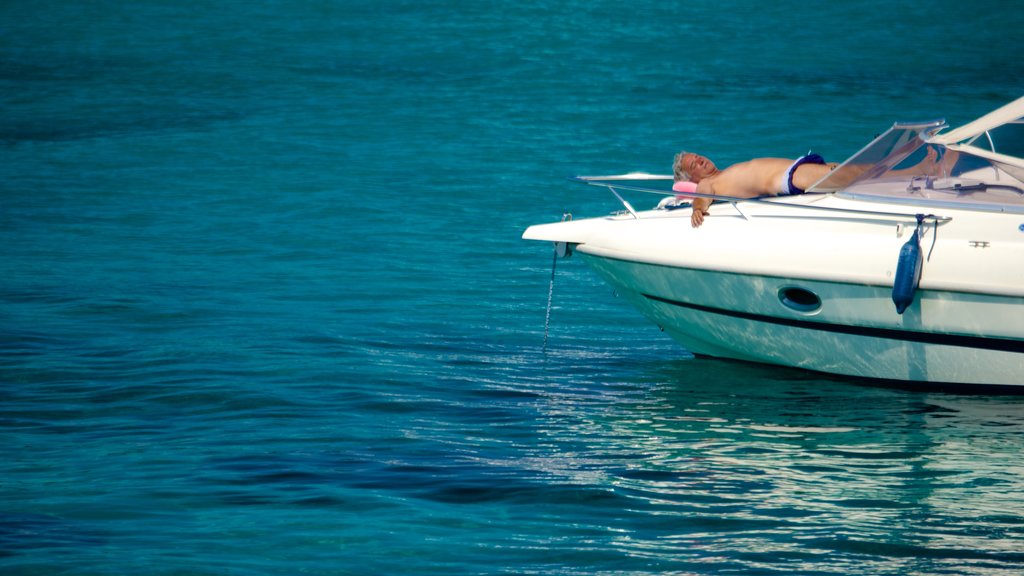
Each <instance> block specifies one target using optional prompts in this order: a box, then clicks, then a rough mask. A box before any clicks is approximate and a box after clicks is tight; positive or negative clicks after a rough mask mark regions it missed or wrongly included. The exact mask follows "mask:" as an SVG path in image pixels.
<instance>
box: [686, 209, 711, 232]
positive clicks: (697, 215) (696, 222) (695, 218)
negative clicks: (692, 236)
mask: <svg viewBox="0 0 1024 576" xmlns="http://www.w3.org/2000/svg"><path fill="white" fill-rule="evenodd" d="M707 213H708V211H707V210H701V209H700V208H698V207H697V206H694V207H693V214H692V215H690V224H691V225H693V227H694V228H699V227H700V225H701V224H703V223H704V215H705V214H707Z"/></svg>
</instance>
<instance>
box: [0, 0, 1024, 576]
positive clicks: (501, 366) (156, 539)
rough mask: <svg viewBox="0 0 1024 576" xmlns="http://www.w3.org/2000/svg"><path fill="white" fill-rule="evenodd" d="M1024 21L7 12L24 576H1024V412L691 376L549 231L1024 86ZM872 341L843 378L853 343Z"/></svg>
mask: <svg viewBox="0 0 1024 576" xmlns="http://www.w3.org/2000/svg"><path fill="white" fill-rule="evenodd" d="M1022 30H1024V11H1022V10H1021V8H1019V7H1018V6H1016V5H1015V4H1013V3H1003V2H992V1H982V2H975V3H970V4H969V5H968V4H966V3H962V2H952V1H948V0H940V1H938V2H929V3H913V4H911V5H907V6H903V5H894V4H893V3H890V2H861V3H856V5H845V4H840V3H830V4H826V5H821V6H818V5H807V4H806V3H795V2H779V3H762V2H752V1H751V2H735V3H729V4H727V5H725V6H718V3H712V2H696V3H687V4H685V5H678V6H676V5H672V4H671V3H662V2H650V1H646V0H644V1H640V2H637V1H631V2H611V1H604V0H598V1H593V0H591V1H588V2H578V1H569V2H564V1H563V2H548V1H542V0H530V1H524V2H517V3H505V4H503V3H492V2H476V1H473V2H440V1H439V2H412V1H392V0H385V1H380V0H377V1H374V2H356V1H351V2H330V1H325V0H319V1H314V2H303V3H290V2H258V3H254V2H237V1H227V2H189V3H176V2H156V1H146V2H133V3H123V2H110V1H85V2H75V3H70V2H45V1H44V2H38V1H37V2H27V1H16V0H12V1H8V2H4V3H3V4H0V195H2V196H0V198H2V203H0V245H2V246H3V257H2V258H0V278H2V280H0V393H2V402H0V573H3V574H168V575H170V574H237V575H262V574H297V573H304V574H324V575H334V574H531V573H534V574H587V575H594V574H668V573H685V574H713V573H739V574H767V573H779V574H792V573H803V574H851V573H863V574H904V573H914V574H943V573H946V574H1016V573H1020V572H1021V571H1022V570H1024V478H1022V473H1024V466H1022V465H1021V462H1020V454H1021V452H1022V449H1024V400H1022V399H1020V398H1017V397H999V396H965V395H955V394H944V393H939V392H922V391H906V390H891V389H883V388H878V387H870V386H866V385H863V384H862V383H858V382H855V381H853V382H851V381H844V380H836V379H832V378H828V377H824V376H820V375H815V374H809V373H805V372H800V371H795V370H787V369H779V368H773V367H764V366H753V365H746V364H740V363H734V362H725V361H716V360H707V359H694V358H693V357H691V356H690V355H689V354H687V352H686V351H685V350H683V349H681V348H680V347H678V346H677V345H676V344H674V343H673V342H671V341H669V340H668V338H667V337H665V336H664V335H663V334H662V333H660V332H659V331H658V330H657V328H656V327H654V326H651V325H648V324H647V323H646V321H644V320H643V319H642V318H640V317H639V315H638V314H637V313H635V312H634V311H632V310H631V309H630V308H629V307H628V305H627V304H626V303H625V302H623V301H621V300H619V299H617V298H615V296H614V295H613V294H612V292H611V290H610V289H608V288H607V287H605V286H604V285H602V284H601V282H600V281H599V280H598V279H597V278H596V277H595V276H594V275H593V274H592V273H591V272H590V271H589V270H587V269H586V268H585V267H584V266H583V265H582V263H580V262H577V261H575V260H569V261H565V262H564V263H561V264H560V265H559V271H558V279H557V287H556V292H555V305H556V306H555V309H554V310H553V313H552V324H551V333H550V340H549V349H548V353H547V355H545V354H543V352H542V343H543V326H544V306H545V300H546V296H547V288H548V278H549V273H550V263H551V253H550V247H548V246H545V245H541V244H538V243H528V242H524V241H522V240H520V239H519V236H520V234H521V232H522V230H523V229H524V228H525V227H526V226H527V225H529V224H532V223H536V222H541V221H550V220H557V219H558V218H559V217H560V216H561V214H562V211H563V210H566V209H569V210H572V211H573V212H574V213H575V214H577V215H578V216H585V215H599V214H603V213H606V212H608V211H610V210H614V209H616V206H617V204H616V203H615V202H614V200H613V199H612V198H609V197H606V195H603V194H602V193H601V192H600V191H597V192H595V191H594V190H592V189H587V188H584V187H579V186H575V185H573V184H571V183H568V182H566V181H565V180H564V177H565V176H569V175H572V174H578V173H594V172H604V173H608V172H624V171H629V170H647V171H652V172H662V173H664V172H667V171H668V170H669V164H670V162H671V158H672V155H673V154H674V153H675V152H676V151H677V150H678V149H680V148H684V147H685V148H687V149H692V150H698V151H701V152H704V153H706V154H708V155H709V156H711V157H712V158H714V159H715V160H716V161H719V162H720V163H723V164H728V163H731V162H735V161H738V160H742V159H745V158H747V157H750V156H757V155H772V156H795V155H798V154H801V153H803V152H805V151H806V150H807V149H808V148H813V149H814V150H815V151H818V152H820V153H822V154H824V155H825V156H826V157H827V158H830V159H841V158H843V157H845V156H847V155H849V154H851V153H852V152H854V151H856V150H857V149H858V148H859V147H860V146H861V145H863V144H864V143H866V142H867V141H868V140H869V139H870V138H871V137H873V136H874V135H875V134H877V133H878V132H881V131H882V130H884V129H885V128H887V127H888V126H889V125H890V124H891V123H892V122H893V121H896V120H920V119H930V118H934V117H938V116H945V117H947V118H948V119H949V120H950V122H951V123H953V124H956V123H959V122H964V121H967V120H970V119H972V118H974V117H976V116H978V115H980V114H982V113H984V112H986V111H988V110H990V109H992V108H995V107H996V106H999V105H1001V104H1003V103H1005V102H1007V101H1009V100H1011V99H1014V98H1016V97H1018V96H1020V95H1021V94H1024V60H1022V59H1021V58H1020V54H1021V53H1022V49H1024V33H1022ZM837 353H856V351H837Z"/></svg>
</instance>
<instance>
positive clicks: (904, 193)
mask: <svg viewBox="0 0 1024 576" xmlns="http://www.w3.org/2000/svg"><path fill="white" fill-rule="evenodd" d="M945 128H946V127H945V124H944V122H942V121H934V122H923V123H898V124H895V125H894V126H893V127H892V128H891V129H890V130H889V131H887V132H886V133H884V134H882V135H881V136H879V137H878V138H876V139H875V140H874V141H872V142H871V143H870V144H868V145H867V146H866V147H864V148H863V149H862V150H861V151H860V152H858V153H857V154H855V155H854V156H852V157H851V158H850V159H848V160H846V161H845V162H843V163H842V164H841V165H840V166H839V167H838V168H836V169H835V170H833V171H832V172H831V173H830V174H829V175H828V176H826V177H825V178H823V179H822V180H820V181H819V182H817V183H816V184H814V185H813V186H812V187H811V188H809V189H808V193H807V194H803V195H798V196H784V197H761V198H756V199H745V198H731V197H722V196H715V197H714V199H715V200H716V203H715V204H713V205H712V206H711V208H710V210H709V214H708V216H707V217H706V219H705V222H704V224H703V226H701V227H700V228H693V227H691V225H690V212H691V210H690V209H689V207H688V205H685V204H684V205H682V206H664V204H665V203H664V202H663V203H662V204H663V206H661V207H659V208H657V209H652V210H646V211H637V210H635V209H634V208H633V207H632V206H631V205H630V203H629V202H628V201H627V200H626V199H625V197H627V196H630V195H637V194H639V193H643V192H653V193H660V194H665V195H667V196H674V194H673V192H671V191H670V190H669V189H668V184H665V185H664V187H659V185H661V184H662V183H661V182H658V181H659V180H668V181H669V182H670V181H671V176H653V175H646V174H626V175H621V176H603V177H602V176H598V177H578V180H580V181H581V182H584V183H586V184H590V185H595V186H603V187H606V188H608V189H610V190H611V191H612V192H613V193H614V194H615V196H616V197H618V198H619V200H620V201H622V203H623V205H624V206H625V208H626V210H625V211H624V212H620V213H617V214H613V215H610V216H606V217H599V218H588V219H576V220H571V221H563V222H555V223H550V224H540V225H535V226H531V227H529V229H527V230H526V232H525V233H524V234H523V238H525V239H528V240H543V241H550V242H554V243H555V247H556V249H557V250H558V253H559V254H563V255H570V254H572V253H576V254H578V255H580V256H581V257H583V259H584V260H585V261H586V262H587V263H588V264H589V265H590V266H592V267H593V268H594V269H595V270H596V271H597V272H598V273H599V274H600V275H601V276H602V277H603V278H604V279H605V280H606V281H607V282H609V283H610V284H611V285H612V286H614V287H615V289H616V291H617V292H618V293H619V294H620V295H622V296H624V297H625V298H627V299H628V300H629V301H631V302H632V303H633V304H634V305H635V306H636V307H637V308H639V309H640V311H641V312H642V313H643V314H644V315H645V316H647V317H648V318H649V319H650V320H652V321H653V322H655V323H656V324H658V325H659V326H661V327H662V328H663V329H664V330H665V331H666V332H668V333H669V334H671V335H672V336H673V337H674V338H675V339H676V340H677V341H678V342H680V343H681V344H682V345H683V346H684V347H685V348H686V349H688V350H690V351H691V352H693V353H695V354H698V355H708V356H717V357H724V358H733V359H739V360H746V361H754V362H762V363H770V364H779V365H785V366H794V367H800V368H805V369H809V370H815V371H820V372H827V373H831V374H840V375H846V376H855V377H864V378H871V379H880V380H895V381H903V382H926V383H943V384H946V383H948V384H964V385H1004V386H1024V158H1022V157H1024V98H1020V99H1018V100H1016V101H1014V102H1012V103H1010V104H1008V105H1006V106H1004V107H1002V108H1000V109H998V110H996V111H994V112H992V113H990V114H988V115H986V116H983V117H982V118H979V119H978V120H976V121H974V122H971V123H969V124H967V125H965V126H962V127H960V128H957V129H955V130H946V129H945ZM686 195H687V196H690V197H692V196H699V195H698V194H695V193H689V194H686ZM670 203H671V202H670Z"/></svg>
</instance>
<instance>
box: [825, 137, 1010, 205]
mask: <svg viewBox="0 0 1024 576" xmlns="http://www.w3.org/2000/svg"><path fill="white" fill-rule="evenodd" d="M943 127H944V124H943V123H942V122H941V121H935V122H926V123H919V124H897V125H895V126H893V127H892V128H891V129H890V130H889V131H887V132H886V133H884V134H882V135H881V136H879V137H878V138H876V139H875V140H874V141H873V142H871V143H870V144H868V145H867V146H866V147H864V149H862V150H861V151H860V152H858V153H857V154H855V155H854V156H853V157H851V158H850V159H849V160H847V161H846V162H843V163H842V164H841V165H840V166H839V167H837V168H836V169H835V170H833V171H832V172H830V173H829V174H828V175H827V176H826V177H825V178H822V179H821V180H820V181H818V182H817V183H815V184H814V185H813V186H811V187H810V188H809V189H808V191H809V192H836V193H837V195H839V196H843V197H856V198H864V199H871V200H875V201H882V202H886V201H888V202H899V203H920V204H941V205H950V206H955V207H964V208H971V209H982V210H999V211H1003V210H1009V211H1014V212H1018V211H1024V161H1022V160H1021V153H1022V151H1024V123H1019V122H1010V123H1007V124H1004V125H1002V126H999V127H995V128H992V129H989V130H987V131H985V132H984V133H983V134H982V135H980V136H976V137H974V138H972V139H971V140H970V141H968V142H966V143H951V142H947V141H943V139H942V138H941V137H935V134H936V133H937V132H938V131H939V130H940V129H941V128H943Z"/></svg>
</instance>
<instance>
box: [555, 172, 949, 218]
mask: <svg viewBox="0 0 1024 576" xmlns="http://www.w3.org/2000/svg"><path fill="white" fill-rule="evenodd" d="M672 179H673V177H672V176H665V175H659V174H646V173H642V172H632V173H628V174H619V175H612V176H573V177H572V178H570V180H573V181H575V182H580V183H583V184H587V185H589V186H599V187H602V188H607V189H608V190H609V191H610V192H611V193H612V194H614V195H615V197H616V198H618V200H619V202H621V203H622V205H623V206H625V208H626V211H627V212H629V214H630V215H631V216H633V218H636V219H637V220H639V219H641V216H640V213H639V212H637V211H636V209H634V208H633V206H632V205H631V204H630V203H629V202H628V201H627V200H626V199H625V198H624V197H623V196H622V194H620V193H619V191H629V192H639V193H644V194H657V195H660V196H677V197H687V198H709V199H711V200H715V201H721V202H728V203H729V204H731V205H732V206H733V208H734V209H735V210H736V211H737V212H738V213H739V214H740V215H741V216H743V218H745V219H748V220H749V219H750V218H751V216H754V215H753V214H748V213H746V212H744V211H743V210H742V209H741V208H740V205H741V204H761V205H769V204H770V205H771V206H778V207H785V208H793V209H797V210H818V211H825V212H841V213H845V214H857V215H860V216H871V217H874V218H880V217H883V218H896V219H900V220H906V219H910V220H913V219H915V218H916V217H917V213H909V212H884V211H880V210H858V209H855V208H843V207H838V206H819V205H817V204H813V203H809V204H804V203H792V202H780V201H779V200H780V199H781V198H792V196H756V197H754V198H743V197H739V196H722V195H717V194H700V193H698V192H676V191H674V190H659V189H656V188H644V187H640V186H629V185H623V184H617V182H620V181H624V180H633V181H643V180H672ZM829 195H831V194H828V193H825V194H821V193H818V194H815V193H808V194H806V196H820V197H825V196H829ZM925 218H926V219H928V220H932V221H935V222H939V223H943V222H949V221H950V220H952V219H953V218H952V217H951V216H940V215H936V214H927V215H925Z"/></svg>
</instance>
